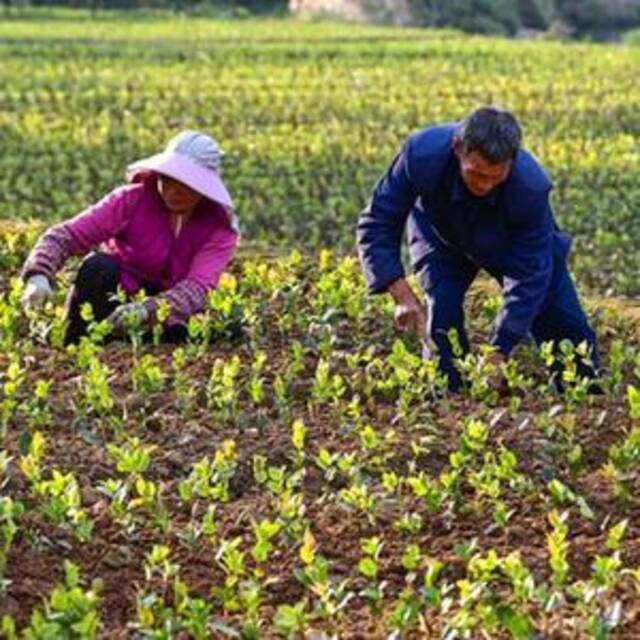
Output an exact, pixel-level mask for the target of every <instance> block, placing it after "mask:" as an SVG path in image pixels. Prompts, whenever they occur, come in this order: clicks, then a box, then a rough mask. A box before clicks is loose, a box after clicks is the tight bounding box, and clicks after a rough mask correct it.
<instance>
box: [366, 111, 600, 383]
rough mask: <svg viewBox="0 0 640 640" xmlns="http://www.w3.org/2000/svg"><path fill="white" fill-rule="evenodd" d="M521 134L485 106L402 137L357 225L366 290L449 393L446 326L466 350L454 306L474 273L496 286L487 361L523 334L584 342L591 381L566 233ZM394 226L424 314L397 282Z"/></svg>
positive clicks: (588, 337)
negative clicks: (442, 377) (405, 245)
mask: <svg viewBox="0 0 640 640" xmlns="http://www.w3.org/2000/svg"><path fill="white" fill-rule="evenodd" d="M521 140H522V132H521V129H520V125H519V124H518V122H517V120H516V118H515V117H514V116H513V114H511V113H510V112H509V111H507V110H504V109H499V108H496V107H483V108H480V109H477V110H476V111H474V112H473V113H471V114H470V115H469V116H468V117H467V118H465V119H464V120H463V121H462V122H459V123H454V124H445V125H441V126H434V127H429V128H427V129H424V130H422V131H419V132H418V133H415V134H413V135H411V136H409V138H408V139H407V140H406V142H405V144H404V146H403V147H402V149H401V151H400V153H398V155H397V156H396V157H395V159H394V160H393V163H392V164H391V167H390V168H389V169H388V171H387V172H386V173H385V174H384V175H383V176H382V177H381V178H380V180H379V181H378V183H377V184H376V186H375V188H374V191H373V195H372V197H371V200H370V202H369V204H368V205H367V207H366V208H365V210H364V211H363V212H362V214H361V216H360V220H359V223H358V249H359V253H360V259H361V262H362V266H363V269H364V274H365V277H366V280H367V284H368V287H369V290H370V292H372V293H380V292H384V291H387V292H389V293H390V294H391V296H392V297H393V298H394V300H395V302H396V312H395V320H396V324H397V326H398V328H400V329H402V330H414V331H416V332H417V333H418V335H420V336H425V337H426V338H428V339H430V340H431V342H432V343H433V344H435V346H436V347H437V350H438V352H439V355H440V367H441V369H442V371H444V372H445V373H446V374H447V375H448V377H449V387H450V389H451V390H454V391H455V390H457V389H458V388H459V386H460V382H461V380H460V375H459V373H458V371H457V369H456V367H455V365H454V361H453V350H452V345H451V343H450V341H449V339H448V332H449V330H450V329H451V328H455V329H456V331H457V334H458V340H459V343H460V346H461V347H462V349H463V350H464V351H465V352H466V351H468V350H469V342H468V339H467V336H466V333H465V329H464V315H463V301H464V296H465V293H466V291H467V289H468V288H469V286H470V285H471V283H472V282H473V280H474V278H475V276H476V275H477V273H478V271H479V269H480V268H482V269H484V270H485V271H487V272H488V273H489V274H490V275H492V276H493V277H495V278H496V279H497V280H498V281H499V282H500V284H501V286H502V293H503V304H502V308H501V310H500V312H499V314H498V317H497V320H496V323H495V327H494V331H493V334H492V336H491V339H490V342H491V344H493V345H494V346H495V347H496V351H495V352H494V353H493V354H492V356H491V359H492V361H493V363H494V365H496V366H497V367H498V366H499V365H500V363H502V362H503V361H504V359H505V358H507V357H508V356H509V354H510V353H511V351H512V349H513V348H514V347H515V345H516V344H517V343H518V342H519V341H520V340H522V339H523V338H524V337H525V336H527V335H529V334H532V335H533V337H534V339H535V340H536V342H537V343H538V344H540V343H542V342H546V341H549V340H551V341H554V343H555V344H558V343H559V341H561V340H562V339H564V338H567V339H569V340H570V341H571V342H573V343H574V345H578V344H579V343H581V342H582V341H586V342H587V343H588V345H589V347H590V349H591V361H592V365H590V364H589V363H588V362H585V363H582V362H581V363H580V365H579V371H578V372H579V374H580V375H584V376H588V377H594V376H595V371H596V370H597V366H598V355H597V350H596V340H595V335H594V332H593V330H592V329H591V327H590V326H589V322H588V320H587V318H586V316H585V313H584V311H583V310H582V307H581V306H580V302H579V299H578V295H577V293H576V289H575V286H574V284H573V281H572V279H571V276H570V275H569V272H568V270H567V254H568V252H569V246H570V243H571V240H570V237H569V236H568V235H567V234H565V233H563V232H561V231H560V230H559V229H558V226H557V224H556V222H555V220H554V216H553V212H552V210H551V206H550V204H549V192H550V191H551V188H552V185H551V182H550V180H549V178H548V177H547V175H546V174H545V172H544V171H543V169H542V168H541V167H540V165H539V164H538V163H537V162H536V160H535V159H534V158H533V156H531V155H530V154H529V153H527V152H526V151H525V150H524V149H522V148H521ZM405 227H406V229H407V236H408V242H409V253H410V256H411V263H412V266H413V268H414V270H415V271H416V272H417V273H418V277H419V280H420V283H421V285H422V287H423V289H424V292H425V297H426V300H427V305H428V311H429V312H428V318H427V314H426V313H425V310H424V308H423V306H422V304H421V303H420V302H419V300H418V299H417V298H416V297H415V295H414V293H413V291H412V290H411V288H410V287H409V285H408V284H407V281H406V280H405V272H404V269H403V266H402V261H401V257H400V253H401V243H402V237H403V233H404V230H405Z"/></svg>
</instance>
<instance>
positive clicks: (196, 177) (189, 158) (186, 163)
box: [126, 131, 233, 208]
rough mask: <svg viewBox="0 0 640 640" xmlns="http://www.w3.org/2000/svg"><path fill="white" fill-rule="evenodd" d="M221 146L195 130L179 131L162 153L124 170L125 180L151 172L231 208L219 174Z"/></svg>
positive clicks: (231, 205)
mask: <svg viewBox="0 0 640 640" xmlns="http://www.w3.org/2000/svg"><path fill="white" fill-rule="evenodd" d="M222 155H223V153H222V150H221V149H220V145H218V143H217V142H216V141H215V140H214V139H213V138H212V137H211V136H208V135H206V134H204V133H199V132H198V131H181V132H180V133H179V134H178V135H177V136H175V137H173V138H171V140H169V143H168V144H167V146H166V147H165V150H164V151H162V152H161V153H157V154H156V155H153V156H149V157H148V158H143V159H142V160H138V161H137V162H134V163H133V164H130V165H129V166H128V167H127V172H126V175H127V180H131V179H133V177H134V176H135V175H136V174H139V173H140V172H143V171H154V172H157V173H161V174H163V175H167V176H169V177H170V178H175V179H176V180H178V181H180V182H182V183H184V184H186V185H187V186H189V187H191V188H192V189H193V190H194V191H197V192H198V193H199V194H201V195H203V196H205V197H206V198H209V199H211V200H214V201H215V202H218V203H220V204H221V205H223V206H225V207H228V208H232V207H233V201H232V200H231V196H230V195H229V192H228V191H227V188H226V187H225V186H224V183H223V182H222V178H221V177H220V174H219V168H220V160H221V159H222Z"/></svg>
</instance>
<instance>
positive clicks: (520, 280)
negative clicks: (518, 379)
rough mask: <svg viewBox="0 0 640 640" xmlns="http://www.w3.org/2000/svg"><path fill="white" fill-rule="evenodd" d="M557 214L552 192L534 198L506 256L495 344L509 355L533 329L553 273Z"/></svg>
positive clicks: (493, 339) (494, 337) (494, 336)
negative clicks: (551, 199)
mask: <svg viewBox="0 0 640 640" xmlns="http://www.w3.org/2000/svg"><path fill="white" fill-rule="evenodd" d="M554 228H555V226H554V220H553V212H552V210H551V206H550V204H549V191H548V190H547V191H546V192H545V193H544V194H541V195H538V196H536V197H534V198H532V200H531V203H530V205H529V206H527V214H526V215H525V216H523V221H522V222H521V224H520V225H519V226H518V227H517V229H516V230H515V233H514V235H513V237H512V240H511V247H510V250H509V252H508V254H507V256H506V257H505V262H504V264H505V268H504V276H503V282H502V293H503V298H504V301H503V305H502V308H501V310H500V312H499V314H498V317H497V319H496V324H495V328H494V331H493V335H492V338H491V343H492V344H493V345H495V346H496V347H498V349H499V350H500V351H501V352H502V353H503V354H504V355H506V356H508V355H509V353H510V352H511V351H512V349H513V348H514V347H515V345H516V344H517V343H518V342H519V341H520V340H522V338H524V337H525V336H526V335H527V334H528V333H529V331H530V330H531V325H532V324H533V321H534V319H535V317H536V316H537V315H538V313H539V312H540V309H541V307H542V303H543V301H544V298H545V296H546V294H547V290H548V287H549V282H550V280H551V274H552V270H553V250H552V247H553V231H554Z"/></svg>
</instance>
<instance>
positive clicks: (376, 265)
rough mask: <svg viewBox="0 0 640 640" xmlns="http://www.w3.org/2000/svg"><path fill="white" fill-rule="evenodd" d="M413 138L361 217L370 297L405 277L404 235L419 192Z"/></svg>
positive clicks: (361, 249)
mask: <svg viewBox="0 0 640 640" xmlns="http://www.w3.org/2000/svg"><path fill="white" fill-rule="evenodd" d="M411 155H412V150H411V138H409V139H408V140H407V142H406V143H405V144H404V146H403V148H402V150H401V151H400V153H399V154H398V155H397V156H396V157H395V158H394V160H393V163H392V164H391V166H390V167H389V169H388V170H387V172H386V173H385V174H384V175H383V176H382V177H381V178H380V179H379V180H378V182H377V184H376V186H375V187H374V190H373V194H372V196H371V199H370V200H369V203H368V204H367V206H366V207H365V209H364V210H363V211H362V213H361V214H360V219H359V221H358V228H357V242H358V254H359V256H360V262H361V263H362V268H363V271H364V276H365V279H366V281H367V286H368V289H369V292H370V293H381V292H383V291H385V290H386V288H387V287H388V286H389V285H390V284H391V283H392V282H393V281H394V280H397V279H398V278H401V277H403V276H404V268H403V266H402V260H401V246H402V235H403V232H404V228H405V224H406V222H407V217H408V215H409V213H410V211H411V209H412V207H413V205H414V204H415V201H416V198H417V197H418V192H417V189H416V186H415V184H414V181H413V179H412V171H411Z"/></svg>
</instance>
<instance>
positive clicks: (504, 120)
mask: <svg viewBox="0 0 640 640" xmlns="http://www.w3.org/2000/svg"><path fill="white" fill-rule="evenodd" d="M521 142H522V129H521V128H520V125H519V124H518V121H517V120H516V118H515V116H514V115H513V114H512V113H511V112H510V111H507V110H506V109H500V108H498V107H482V108H480V109H476V110H475V111H474V112H473V113H471V114H470V115H469V116H467V117H466V118H465V119H464V120H463V121H462V122H461V123H460V127H459V129H458V131H457V133H456V135H455V137H454V140H453V150H454V152H455V154H456V156H457V158H458V161H459V163H460V175H461V176H462V181H463V182H464V184H465V185H466V187H467V189H468V190H469V191H470V192H471V193H472V194H473V195H474V196H478V197H483V196H486V195H489V193H491V191H493V189H495V188H496V187H497V186H498V185H499V184H501V183H502V182H504V181H505V180H506V179H507V177H508V176H509V171H510V170H511V163H512V162H513V159H514V158H515V156H516V153H517V152H518V149H519V148H520V144H521Z"/></svg>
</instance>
